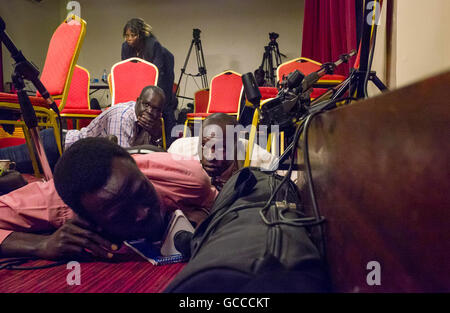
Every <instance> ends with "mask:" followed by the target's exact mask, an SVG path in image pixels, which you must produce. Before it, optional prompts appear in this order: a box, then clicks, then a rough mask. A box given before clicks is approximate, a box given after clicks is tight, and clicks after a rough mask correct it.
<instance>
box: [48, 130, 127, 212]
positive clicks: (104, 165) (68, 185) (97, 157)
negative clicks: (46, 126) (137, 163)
mask: <svg viewBox="0 0 450 313" xmlns="http://www.w3.org/2000/svg"><path fill="white" fill-rule="evenodd" d="M116 157H120V158H126V159H129V160H131V161H132V162H134V159H133V158H132V157H131V155H130V154H129V153H128V152H127V151H126V150H125V149H124V148H122V147H120V146H119V145H117V144H115V143H113V142H112V141H110V140H108V139H106V138H93V137H91V138H85V139H81V140H79V141H77V142H75V143H74V144H73V145H72V146H70V148H69V149H67V150H66V151H65V152H64V153H63V155H62V156H61V158H60V159H59V160H58V162H57V163H56V166H55V171H54V173H53V179H54V183H55V188H56V191H57V192H58V194H59V196H60V197H61V199H62V200H63V201H64V202H65V203H66V204H67V205H68V206H69V207H71V208H72V210H74V211H75V212H76V213H77V214H79V215H80V216H83V217H87V216H86V214H85V212H84V208H83V206H82V205H81V200H80V199H81V196H82V195H84V194H85V193H87V192H94V191H96V190H98V189H99V188H101V187H102V186H104V185H105V184H106V181H107V180H108V178H109V177H110V175H111V170H112V169H111V164H112V160H113V159H114V158H116Z"/></svg>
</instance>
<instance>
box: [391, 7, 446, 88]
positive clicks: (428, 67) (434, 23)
mask: <svg viewBox="0 0 450 313" xmlns="http://www.w3.org/2000/svg"><path fill="white" fill-rule="evenodd" d="M449 13H450V1H448V0H429V1H422V0H398V2H397V12H396V15H397V19H396V27H397V42H396V45H397V47H396V50H397V54H396V60H397V61H396V85H397V87H401V86H404V85H407V84H410V83H413V82H415V81H418V80H421V79H424V78H426V77H429V76H433V75H435V74H438V73H440V72H444V71H448V70H450V19H449Z"/></svg>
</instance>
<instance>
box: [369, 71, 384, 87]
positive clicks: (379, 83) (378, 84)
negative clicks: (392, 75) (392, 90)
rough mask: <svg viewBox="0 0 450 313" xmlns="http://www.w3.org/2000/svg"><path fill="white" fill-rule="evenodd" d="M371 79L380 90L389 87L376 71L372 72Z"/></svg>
mask: <svg viewBox="0 0 450 313" xmlns="http://www.w3.org/2000/svg"><path fill="white" fill-rule="evenodd" d="M369 79H370V80H371V81H372V82H373V83H374V85H375V86H377V88H378V89H380V91H384V90H387V89H388V88H387V87H386V85H385V84H383V82H382V81H381V80H380V79H379V78H378V76H377V75H376V74H375V73H373V74H371V75H370V78H369Z"/></svg>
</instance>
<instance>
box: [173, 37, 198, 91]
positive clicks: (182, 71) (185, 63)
mask: <svg viewBox="0 0 450 313" xmlns="http://www.w3.org/2000/svg"><path fill="white" fill-rule="evenodd" d="M193 45H194V40H192V42H191V46H190V47H189V51H188V54H187V56H186V60H185V61H184V65H183V67H182V69H181V74H180V78H179V79H178V84H177V90H175V94H178V89H180V83H181V79H182V78H183V74H184V72H185V71H186V66H187V64H188V62H189V57H190V56H191V51H192V46H193Z"/></svg>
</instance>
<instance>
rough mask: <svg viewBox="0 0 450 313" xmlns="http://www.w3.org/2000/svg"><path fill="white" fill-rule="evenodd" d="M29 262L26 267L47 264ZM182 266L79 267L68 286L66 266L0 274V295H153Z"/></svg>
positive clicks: (94, 264)
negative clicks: (77, 279)
mask: <svg viewBox="0 0 450 313" xmlns="http://www.w3.org/2000/svg"><path fill="white" fill-rule="evenodd" d="M48 263H49V262H47V261H42V260H39V261H33V262H30V263H29V264H26V265H27V266H31V265H33V266H39V265H45V264H48ZM185 264H186V263H176V264H170V265H163V266H154V265H152V264H150V263H148V262H122V263H104V262H92V263H81V267H80V268H81V271H80V272H81V275H80V278H81V281H80V283H81V284H80V285H78V286H76V285H74V286H69V285H68V284H67V280H66V278H67V275H68V274H69V273H71V271H72V269H66V264H63V265H60V266H57V267H52V268H48V269H40V270H21V271H17V270H6V269H3V270H0V282H1V284H0V292H1V293H5V292H8V293H157V292H162V291H163V290H164V288H165V287H166V286H167V285H168V284H169V282H170V281H171V280H172V279H173V278H174V277H175V275H176V274H177V273H178V272H179V271H181V269H182V268H183V267H184V266H185Z"/></svg>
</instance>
